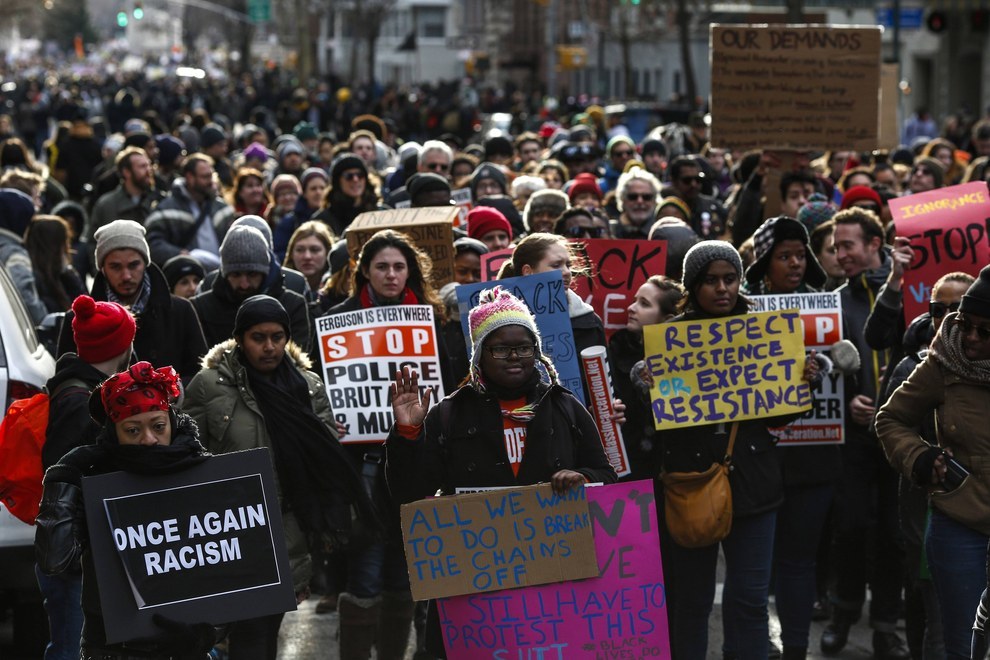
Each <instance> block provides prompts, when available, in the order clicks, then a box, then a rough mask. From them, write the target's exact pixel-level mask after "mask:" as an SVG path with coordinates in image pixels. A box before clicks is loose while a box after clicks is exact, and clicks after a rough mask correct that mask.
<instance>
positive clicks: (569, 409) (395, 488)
mask: <svg viewBox="0 0 990 660" xmlns="http://www.w3.org/2000/svg"><path fill="white" fill-rule="evenodd" d="M548 390H549V393H548ZM544 395H546V398H545V399H543V402H542V403H541V404H540V405H539V407H538V408H537V410H536V415H535V417H534V418H533V420H532V421H531V422H530V423H529V425H528V428H527V432H526V450H525V452H524V453H523V458H522V463H521V464H520V466H519V474H518V475H514V474H513V473H512V467H511V466H510V464H509V459H508V455H507V454H506V450H505V438H504V435H503V432H502V429H503V424H502V415H501V409H500V407H499V402H498V399H497V397H495V395H493V394H482V393H479V392H478V391H476V390H475V389H474V388H473V387H471V386H469V385H466V386H464V387H462V388H460V389H458V390H457V391H456V392H454V393H453V394H452V395H450V396H448V397H446V398H445V399H444V400H443V401H441V402H440V403H439V404H438V405H436V406H434V407H433V409H432V410H430V412H429V414H428V415H427V416H426V420H425V421H424V423H423V430H422V431H421V433H420V436H419V438H417V439H416V440H408V439H406V438H404V437H402V436H400V435H399V434H398V432H397V431H396V430H395V427H394V426H393V429H392V432H391V433H390V434H389V437H388V440H387V441H386V442H385V451H386V459H387V462H386V468H385V470H386V477H387V479H388V485H389V489H390V490H391V492H392V497H393V499H394V500H396V501H397V502H400V503H401V502H413V501H416V500H420V499H423V498H424V497H428V496H430V495H433V494H434V493H436V492H437V490H440V491H441V492H442V493H443V494H444V495H450V494H453V493H454V492H455V490H456V489H457V488H458V487H465V488H475V487H489V486H517V485H525V484H535V483H540V482H543V481H550V477H552V476H553V474H554V473H555V472H557V471H559V470H574V471H575V472H579V473H581V474H583V475H584V476H585V478H587V479H588V481H589V482H597V481H600V482H604V483H607V484H609V483H614V482H615V480H616V477H615V470H613V469H612V466H611V465H609V462H608V458H606V456H605V451H604V449H603V448H602V441H601V438H600V437H599V435H598V428H597V427H596V426H595V422H594V420H593V419H592V418H591V415H590V414H589V413H588V411H587V410H586V409H585V408H584V407H583V406H582V405H581V403H580V402H579V401H578V400H577V399H575V398H574V397H573V396H572V395H571V394H570V393H569V392H568V391H567V390H566V389H564V388H563V387H561V386H559V385H552V386H551V385H547V384H545V383H540V384H539V385H537V386H536V387H535V388H534V390H533V391H532V392H531V393H530V395H529V396H528V397H527V399H528V400H529V401H535V400H538V399H540V397H543V396H544Z"/></svg>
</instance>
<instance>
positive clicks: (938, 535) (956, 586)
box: [925, 509, 990, 659]
mask: <svg viewBox="0 0 990 660" xmlns="http://www.w3.org/2000/svg"><path fill="white" fill-rule="evenodd" d="M988 540H990V538H988V537H987V536H986V535H985V534H981V533H979V532H977V531H974V530H972V529H970V528H969V527H966V526H965V525H962V524H960V523H957V522H956V521H954V520H953V519H952V518H950V517H949V516H947V515H945V514H944V513H942V512H940V511H939V510H937V509H935V510H933V511H932V519H931V523H930V524H929V526H928V537H927V539H926V540H925V548H926V550H927V552H928V568H929V569H930V570H931V573H932V581H933V582H934V583H935V593H936V594H937V595H938V604H939V608H940V610H941V613H942V637H943V639H944V640H945V656H946V658H949V659H952V658H969V653H970V640H971V638H972V628H973V620H974V619H975V618H976V608H977V606H978V605H979V604H980V596H981V595H983V590H984V589H985V588H986V586H987V573H986V566H987V541H988Z"/></svg>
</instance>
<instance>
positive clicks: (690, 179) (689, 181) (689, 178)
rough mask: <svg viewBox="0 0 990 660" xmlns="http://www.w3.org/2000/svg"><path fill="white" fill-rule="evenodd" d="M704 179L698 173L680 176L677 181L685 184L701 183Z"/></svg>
mask: <svg viewBox="0 0 990 660" xmlns="http://www.w3.org/2000/svg"><path fill="white" fill-rule="evenodd" d="M704 180H705V177H703V176H701V175H700V174H696V175H694V176H682V177H680V178H679V179H678V181H680V182H681V183H683V184H684V185H685V186H687V185H690V184H692V183H701V182H702V181H704Z"/></svg>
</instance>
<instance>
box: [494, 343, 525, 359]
mask: <svg viewBox="0 0 990 660" xmlns="http://www.w3.org/2000/svg"><path fill="white" fill-rule="evenodd" d="M486 350H487V351H488V352H489V353H491V356H492V357H493V358H495V359H496V360H508V359H509V356H510V355H512V354H513V353H515V354H516V357H517V358H523V359H524V358H531V357H533V356H534V355H536V345H535V344H523V345H522V346H488V347H487V348H486Z"/></svg>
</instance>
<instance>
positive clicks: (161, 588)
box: [83, 449, 296, 644]
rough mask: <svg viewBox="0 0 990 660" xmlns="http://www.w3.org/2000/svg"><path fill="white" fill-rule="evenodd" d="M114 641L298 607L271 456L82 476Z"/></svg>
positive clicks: (247, 454) (241, 455) (253, 454)
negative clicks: (162, 621) (172, 624)
mask: <svg viewBox="0 0 990 660" xmlns="http://www.w3.org/2000/svg"><path fill="white" fill-rule="evenodd" d="M83 494H84V499H85V503H86V517H87V520H88V521H89V538H90V543H91V544H92V548H93V558H94V561H95V562H96V579H97V580H99V584H100V603H101V605H102V608H103V616H104V625H105V627H106V635H107V641H108V642H110V643H112V644H115V643H118V642H124V641H127V640H132V639H137V638H140V637H148V636H157V635H161V634H162V632H163V631H162V630H161V628H159V627H158V626H156V625H155V624H154V623H153V622H152V616H153V615H154V614H155V613H161V614H163V615H164V616H167V617H169V618H171V619H174V620H176V621H183V622H186V623H198V622H202V621H208V622H210V623H212V624H220V623H227V622H230V621H240V620H242V619H252V618H255V617H260V616H265V615H269V614H276V613H279V612H286V611H288V610H294V609H295V608H296V599H295V592H294V589H293V584H292V573H291V570H290V569H289V560H288V554H287V553H286V549H285V533H284V532H283V529H282V515H281V509H280V508H279V503H278V499H277V496H276V489H275V482H274V478H273V474H272V462H271V454H270V453H269V451H268V450H267V449H253V450H250V451H242V452H236V453H233V454H224V455H222V456H214V457H211V458H209V459H208V460H206V461H204V462H203V463H200V464H199V465H196V466H193V467H191V468H189V469H187V470H183V471H182V472H176V473H172V474H166V475H135V474H131V473H125V472H113V473H110V474H105V475H100V476H96V477H87V478H84V479H83Z"/></svg>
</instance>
